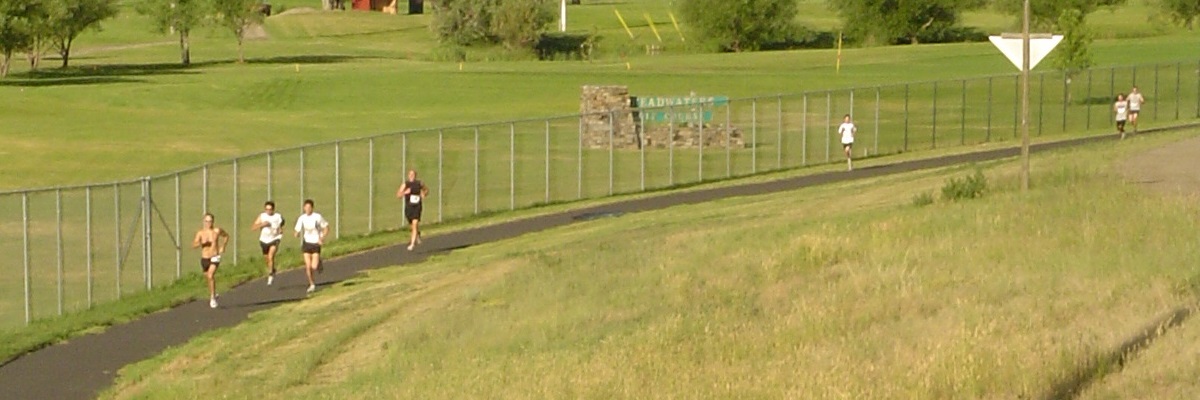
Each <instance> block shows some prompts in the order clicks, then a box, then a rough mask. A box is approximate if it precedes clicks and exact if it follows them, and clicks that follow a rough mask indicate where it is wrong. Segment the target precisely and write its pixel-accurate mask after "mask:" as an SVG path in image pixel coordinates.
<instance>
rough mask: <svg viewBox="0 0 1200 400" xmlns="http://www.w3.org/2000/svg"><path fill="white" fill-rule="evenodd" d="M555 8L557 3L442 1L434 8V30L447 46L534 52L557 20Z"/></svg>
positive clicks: (545, 0)
mask: <svg viewBox="0 0 1200 400" xmlns="http://www.w3.org/2000/svg"><path fill="white" fill-rule="evenodd" d="M553 4H555V0H503V1H501V0H442V1H439V2H438V3H437V4H436V6H435V8H434V13H435V14H434V23H433V26H432V28H433V30H434V32H436V33H437V35H438V39H439V40H441V41H442V42H444V43H450V44H454V45H460V46H469V45H473V44H494V43H501V44H503V45H504V46H505V47H506V48H508V49H509V50H516V49H533V48H534V47H535V46H536V45H537V42H538V41H539V39H540V38H541V34H542V32H543V31H544V30H545V28H546V25H547V24H549V23H550V21H552V20H553V19H554V11H553V9H552V7H553Z"/></svg>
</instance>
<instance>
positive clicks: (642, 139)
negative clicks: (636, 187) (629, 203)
mask: <svg viewBox="0 0 1200 400" xmlns="http://www.w3.org/2000/svg"><path fill="white" fill-rule="evenodd" d="M637 140H638V152H639V153H640V154H639V155H638V156H639V157H641V160H640V163H641V175H642V178H641V180H642V191H643V192H645V191H646V118H645V117H644V116H643V115H642V114H641V112H639V113H638V135H637ZM546 176H549V172H547V175H546Z"/></svg>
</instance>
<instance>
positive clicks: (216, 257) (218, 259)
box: [209, 255, 221, 263]
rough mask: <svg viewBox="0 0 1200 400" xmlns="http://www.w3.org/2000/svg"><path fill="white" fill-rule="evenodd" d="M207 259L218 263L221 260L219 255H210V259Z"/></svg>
mask: <svg viewBox="0 0 1200 400" xmlns="http://www.w3.org/2000/svg"><path fill="white" fill-rule="evenodd" d="M209 261H212V262H213V263H220V262H221V256H220V255H215V256H212V258H210V259H209Z"/></svg>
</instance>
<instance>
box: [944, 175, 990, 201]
mask: <svg viewBox="0 0 1200 400" xmlns="http://www.w3.org/2000/svg"><path fill="white" fill-rule="evenodd" d="M986 191H987V177H985V176H983V170H979V169H976V170H975V173H974V174H971V175H968V176H965V177H962V178H950V179H949V180H947V181H946V185H945V186H942V198H943V199H946V200H954V201H958V200H967V199H975V198H980V197H983V194H984V193H985V192H986Z"/></svg>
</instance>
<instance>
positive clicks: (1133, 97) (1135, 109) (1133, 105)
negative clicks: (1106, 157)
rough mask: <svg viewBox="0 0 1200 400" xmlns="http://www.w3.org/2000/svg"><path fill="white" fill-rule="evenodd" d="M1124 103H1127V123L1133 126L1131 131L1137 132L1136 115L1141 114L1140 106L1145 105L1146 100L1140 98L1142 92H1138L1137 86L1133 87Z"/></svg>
mask: <svg viewBox="0 0 1200 400" xmlns="http://www.w3.org/2000/svg"><path fill="white" fill-rule="evenodd" d="M1125 101H1128V102H1129V123H1130V124H1133V131H1134V132H1137V130H1138V127H1137V125H1138V124H1137V121H1138V114H1139V113H1141V111H1142V104H1145V103H1146V98H1145V97H1142V92H1139V91H1138V88H1137V86H1134V87H1133V89H1131V90H1130V91H1129V97H1127V98H1125Z"/></svg>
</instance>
